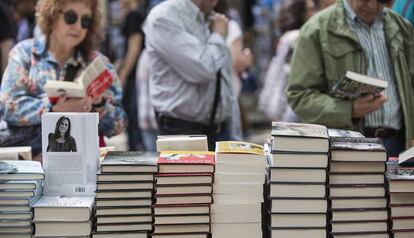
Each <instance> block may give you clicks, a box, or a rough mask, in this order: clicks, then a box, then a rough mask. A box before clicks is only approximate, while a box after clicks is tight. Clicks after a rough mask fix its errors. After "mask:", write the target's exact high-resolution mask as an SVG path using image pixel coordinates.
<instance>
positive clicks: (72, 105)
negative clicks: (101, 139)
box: [0, 0, 126, 159]
mask: <svg viewBox="0 0 414 238" xmlns="http://www.w3.org/2000/svg"><path fill="white" fill-rule="evenodd" d="M98 4H99V0H42V1H39V2H38V5H37V8H36V15H37V22H38V27H39V29H40V31H41V32H37V34H35V37H34V38H33V39H29V40H26V41H23V42H21V43H19V44H17V45H16V46H15V47H14V48H13V50H12V51H11V52H10V58H9V62H8V65H7V68H6V70H5V73H4V75H3V80H2V84H1V89H0V116H3V119H4V120H5V121H6V122H7V123H8V126H9V130H10V131H14V132H16V131H17V135H16V137H17V138H22V139H20V140H17V141H16V142H15V143H14V144H13V143H12V144H7V140H10V139H9V138H11V137H10V135H9V136H8V137H7V138H6V143H2V140H1V136H0V146H4V144H7V145H8V146H19V145H30V146H32V150H33V154H34V156H36V155H40V153H41V151H42V150H41V148H42V147H41V133H40V123H41V115H42V114H43V113H45V112H91V111H93V112H98V113H99V118H100V121H99V132H100V134H102V135H105V136H108V137H111V136H113V135H116V134H119V133H121V132H122V131H123V130H124V128H125V125H126V116H125V112H124V110H123V109H122V107H121V106H120V104H121V98H122V89H121V86H120V83H119V80H118V76H117V74H116V71H115V69H114V66H113V65H112V64H110V62H109V61H108V60H107V58H106V57H104V56H103V55H101V54H100V53H99V52H97V51H95V50H94V49H96V48H97V46H98V44H99V42H100V40H101V39H102V37H101V32H103V31H102V30H101V29H100V25H101V13H100V11H99V6H98ZM97 57H102V58H103V60H104V62H105V64H104V65H105V72H106V73H107V74H109V75H110V77H112V80H111V83H110V84H109V85H107V88H105V89H104V90H101V91H103V93H100V94H99V95H96V94H92V95H93V96H91V93H90V92H91V91H96V89H95V88H94V87H92V90H88V92H89V93H87V95H86V96H84V97H76V98H75V97H68V96H67V95H62V96H61V97H59V98H58V100H57V101H56V102H55V101H53V102H51V100H49V98H48V96H47V95H46V93H45V91H44V85H45V84H46V82H47V81H51V80H53V81H76V80H77V76H79V75H80V74H81V73H82V72H83V71H84V69H85V68H86V67H87V66H88V65H89V64H90V62H92V61H93V60H94V59H95V58H97ZM95 81H97V80H96V79H95V80H94V81H93V82H95ZM98 84H99V82H98ZM95 86H96V84H95ZM88 89H91V88H88ZM98 91H99V89H98ZM16 128H17V129H16ZM19 133H21V135H18V134H19ZM13 136H14V135H13V134H12V137H13ZM3 142H4V141H3ZM40 158H41V157H40V156H39V157H38V158H37V159H40Z"/></svg>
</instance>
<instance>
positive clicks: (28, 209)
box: [0, 205, 32, 213]
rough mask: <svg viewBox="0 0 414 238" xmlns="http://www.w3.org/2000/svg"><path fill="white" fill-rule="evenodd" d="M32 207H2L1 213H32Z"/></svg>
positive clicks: (0, 207)
mask: <svg viewBox="0 0 414 238" xmlns="http://www.w3.org/2000/svg"><path fill="white" fill-rule="evenodd" d="M31 210H32V207H31V206H30V205H2V206H0V213H8V212H31Z"/></svg>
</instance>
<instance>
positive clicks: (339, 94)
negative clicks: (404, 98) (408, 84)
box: [330, 71, 388, 100]
mask: <svg viewBox="0 0 414 238" xmlns="http://www.w3.org/2000/svg"><path fill="white" fill-rule="evenodd" d="M387 86H388V82H387V81H384V80H380V79H376V78H371V77H368V76H366V75H363V74H358V73H355V72H351V71H347V72H346V74H345V75H344V77H343V78H342V79H341V80H339V81H338V82H337V83H336V84H335V85H334V86H333V87H332V90H331V92H330V95H331V96H333V97H335V98H341V99H348V100H353V99H356V98H358V97H360V96H361V95H363V94H374V95H376V94H379V93H380V92H382V91H383V90H384V89H385V88H387Z"/></svg>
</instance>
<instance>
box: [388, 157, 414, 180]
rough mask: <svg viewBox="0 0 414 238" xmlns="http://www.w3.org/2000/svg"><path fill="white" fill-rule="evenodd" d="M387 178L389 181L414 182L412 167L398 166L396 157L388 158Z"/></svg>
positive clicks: (413, 169) (413, 168)
mask: <svg viewBox="0 0 414 238" xmlns="http://www.w3.org/2000/svg"><path fill="white" fill-rule="evenodd" d="M386 176H387V179H388V180H391V181H412V182H414V167H402V166H399V163H398V158H390V159H389V160H388V161H387V173H386Z"/></svg>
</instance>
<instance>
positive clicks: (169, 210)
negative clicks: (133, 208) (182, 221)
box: [152, 204, 210, 215]
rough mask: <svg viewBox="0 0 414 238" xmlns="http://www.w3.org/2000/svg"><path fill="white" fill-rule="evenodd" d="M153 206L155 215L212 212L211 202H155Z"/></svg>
mask: <svg viewBox="0 0 414 238" xmlns="http://www.w3.org/2000/svg"><path fill="white" fill-rule="evenodd" d="M152 207H153V209H154V215H177V214H179V215H190V214H210V204H170V205H159V204H155V205H153V206H152Z"/></svg>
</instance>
